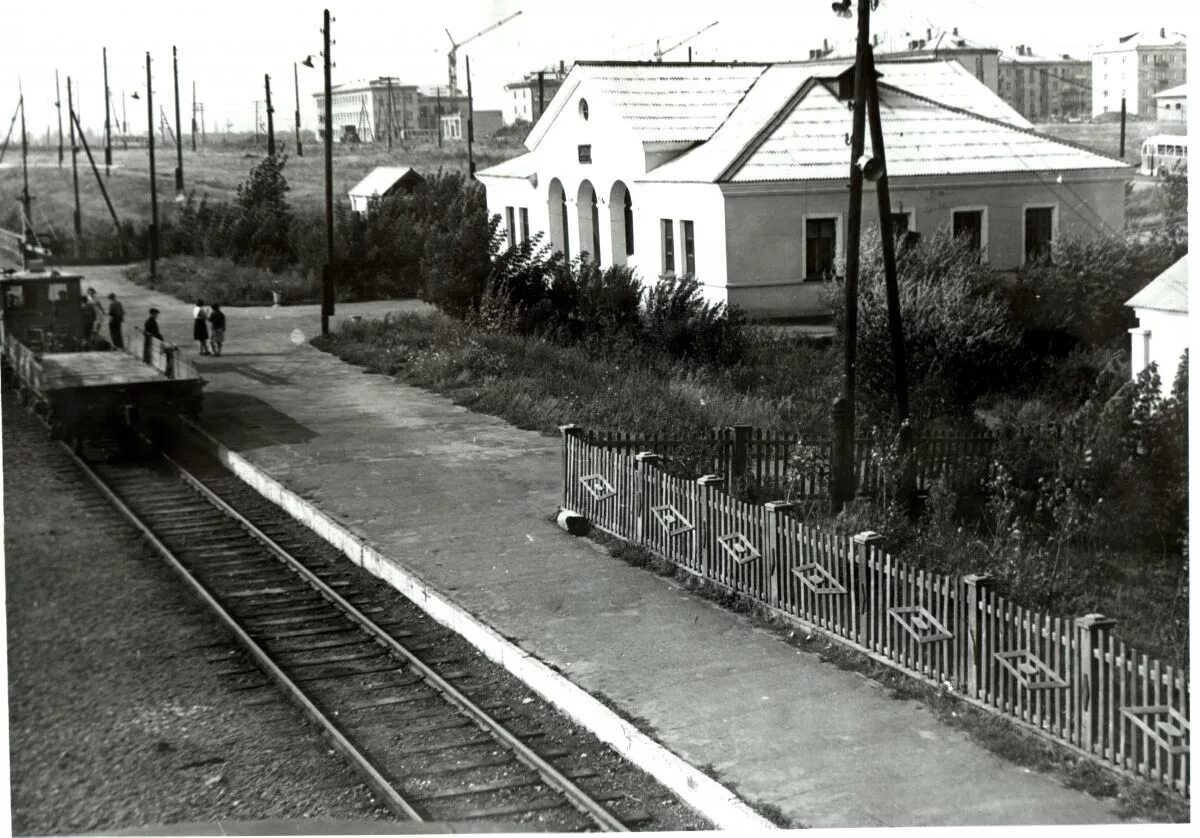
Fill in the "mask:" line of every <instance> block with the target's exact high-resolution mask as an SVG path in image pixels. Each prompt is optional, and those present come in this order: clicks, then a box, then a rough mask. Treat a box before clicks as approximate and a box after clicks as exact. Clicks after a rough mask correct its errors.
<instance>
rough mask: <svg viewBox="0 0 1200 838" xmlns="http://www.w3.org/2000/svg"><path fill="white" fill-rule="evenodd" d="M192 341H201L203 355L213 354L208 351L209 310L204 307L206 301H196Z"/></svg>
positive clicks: (193, 310) (193, 312)
mask: <svg viewBox="0 0 1200 838" xmlns="http://www.w3.org/2000/svg"><path fill="white" fill-rule="evenodd" d="M192 340H195V341H199V343H200V354H201V355H211V354H212V353H211V352H209V351H208V309H206V308H205V307H204V300H196V307H195V308H194V309H192Z"/></svg>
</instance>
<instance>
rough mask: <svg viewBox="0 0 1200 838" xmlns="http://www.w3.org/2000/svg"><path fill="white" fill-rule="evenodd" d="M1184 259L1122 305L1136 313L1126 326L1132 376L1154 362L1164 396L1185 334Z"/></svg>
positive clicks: (1182, 349) (1185, 341)
mask: <svg viewBox="0 0 1200 838" xmlns="http://www.w3.org/2000/svg"><path fill="white" fill-rule="evenodd" d="M1187 265H1188V259H1187V256H1184V257H1183V258H1182V259H1180V260H1179V261H1178V262H1176V263H1175V264H1174V265H1172V266H1171V267H1169V268H1167V269H1166V270H1165V271H1163V272H1162V273H1161V274H1159V275H1158V276H1157V277H1155V278H1154V280H1153V281H1152V282H1151V283H1150V284H1149V285H1147V286H1146V287H1145V288H1143V289H1142V290H1141V291H1138V292H1137V293H1136V294H1134V295H1133V296H1132V297H1131V298H1130V299H1129V301H1128V302H1126V303H1125V305H1127V306H1129V307H1130V308H1132V309H1133V311H1134V314H1136V315H1137V319H1138V325H1137V326H1136V327H1135V328H1133V329H1130V330H1129V335H1130V343H1131V345H1132V348H1133V365H1132V367H1133V377H1134V378H1137V376H1138V373H1140V372H1141V371H1142V370H1144V369H1145V368H1146V367H1148V366H1149V365H1150V364H1151V362H1154V363H1156V364H1158V375H1159V378H1161V379H1162V392H1163V395H1164V396H1167V395H1170V393H1171V387H1172V386H1173V385H1174V383H1175V373H1177V372H1178V371H1179V361H1180V358H1182V356H1183V353H1184V352H1185V351H1186V350H1187V349H1188V345H1189V343H1190V341H1189V337H1188V268H1187Z"/></svg>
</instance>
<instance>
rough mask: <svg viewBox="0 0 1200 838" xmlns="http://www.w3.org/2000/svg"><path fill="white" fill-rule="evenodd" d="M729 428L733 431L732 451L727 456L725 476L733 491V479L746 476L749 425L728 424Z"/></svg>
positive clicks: (748, 461) (748, 452) (748, 458)
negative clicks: (727, 469)
mask: <svg viewBox="0 0 1200 838" xmlns="http://www.w3.org/2000/svg"><path fill="white" fill-rule="evenodd" d="M729 430H731V431H733V452H732V456H730V458H729V473H728V474H727V475H725V476H726V478H728V480H729V490H730V491H733V488H734V486H735V481H736V480H737V479H738V478H739V477H745V476H746V470H747V468H748V467H749V464H750V430H751V426H750V425H730V426H729Z"/></svg>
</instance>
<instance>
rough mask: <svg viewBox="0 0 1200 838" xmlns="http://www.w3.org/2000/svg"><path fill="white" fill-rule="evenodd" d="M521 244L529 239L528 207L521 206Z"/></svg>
mask: <svg viewBox="0 0 1200 838" xmlns="http://www.w3.org/2000/svg"><path fill="white" fill-rule="evenodd" d="M520 210H521V213H520V217H521V244H525V243H526V242H528V241H529V207H521V208H520Z"/></svg>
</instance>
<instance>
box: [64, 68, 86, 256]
mask: <svg viewBox="0 0 1200 838" xmlns="http://www.w3.org/2000/svg"><path fill="white" fill-rule="evenodd" d="M67 113H69V114H72V115H74V113H75V105H74V102H73V100H72V96H71V77H70V76H67ZM70 128H71V182H72V185H73V189H74V191H75V214H74V216H72V217H73V219H74V221H75V239H74V244H75V258H76V259H78V258H79V240H80V239H82V238H83V213H82V212H80V209H79V166H78V165H77V159H78V157H79V146H78V145H76V144H75V121H74V120H71V126H70ZM79 133H80V134H82V133H83V127H82V126H81V127H80V129H79Z"/></svg>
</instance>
